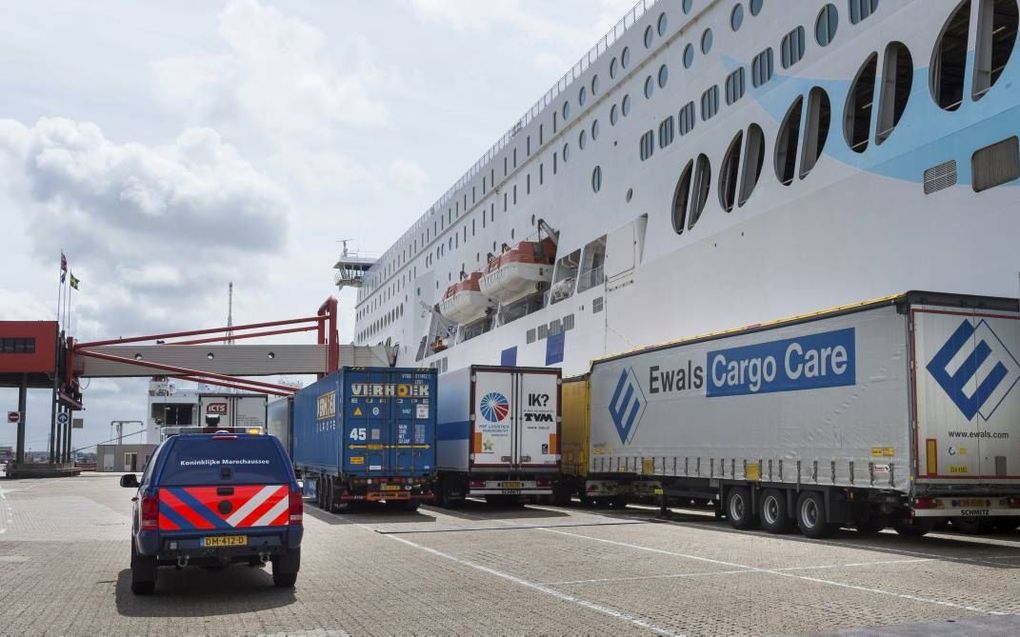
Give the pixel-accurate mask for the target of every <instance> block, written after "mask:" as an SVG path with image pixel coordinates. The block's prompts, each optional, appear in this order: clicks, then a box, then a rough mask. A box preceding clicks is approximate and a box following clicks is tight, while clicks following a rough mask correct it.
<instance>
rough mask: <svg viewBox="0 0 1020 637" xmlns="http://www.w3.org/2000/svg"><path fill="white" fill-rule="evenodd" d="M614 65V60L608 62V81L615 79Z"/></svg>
mask: <svg viewBox="0 0 1020 637" xmlns="http://www.w3.org/2000/svg"><path fill="white" fill-rule="evenodd" d="M616 64H617V62H616V58H613V59H612V60H610V61H609V79H611V80H615V79H616Z"/></svg>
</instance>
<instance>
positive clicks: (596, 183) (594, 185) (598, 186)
mask: <svg viewBox="0 0 1020 637" xmlns="http://www.w3.org/2000/svg"><path fill="white" fill-rule="evenodd" d="M591 189H592V190H593V191H595V192H598V191H599V190H602V167H601V166H596V167H595V170H593V171H591Z"/></svg>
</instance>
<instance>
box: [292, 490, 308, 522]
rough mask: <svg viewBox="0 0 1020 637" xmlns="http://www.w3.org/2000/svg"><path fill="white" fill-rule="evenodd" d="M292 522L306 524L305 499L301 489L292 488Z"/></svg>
mask: <svg viewBox="0 0 1020 637" xmlns="http://www.w3.org/2000/svg"><path fill="white" fill-rule="evenodd" d="M289 497H290V501H289V504H290V523H291V524H304V511H305V501H304V499H302V497H301V489H291V490H290V496H289Z"/></svg>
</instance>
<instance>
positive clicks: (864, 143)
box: [843, 53, 878, 153]
mask: <svg viewBox="0 0 1020 637" xmlns="http://www.w3.org/2000/svg"><path fill="white" fill-rule="evenodd" d="M877 67H878V55H877V54H875V53H872V54H871V56H870V57H869V58H868V60H867V61H866V62H865V63H864V66H862V67H861V70H860V71H858V72H857V78H856V79H855V80H854V83H853V84H852V85H851V87H850V95H849V97H848V98H847V103H846V108H845V109H844V120H843V133H844V135H845V136H846V141H847V144H849V145H850V149H851V150H853V151H854V152H857V153H863V152H864V151H865V150H866V149H867V148H868V130H869V127H870V126H871V104H872V102H873V101H874V97H875V70H876V68H877Z"/></svg>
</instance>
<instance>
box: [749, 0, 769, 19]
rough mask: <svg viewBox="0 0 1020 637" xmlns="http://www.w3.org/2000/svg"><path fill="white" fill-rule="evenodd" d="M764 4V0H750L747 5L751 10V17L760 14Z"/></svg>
mask: <svg viewBox="0 0 1020 637" xmlns="http://www.w3.org/2000/svg"><path fill="white" fill-rule="evenodd" d="M763 4H765V0H751V2H749V3H748V7H749V8H750V9H751V15H753V16H756V15H758V14H759V13H761V7H762V5H763Z"/></svg>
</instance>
